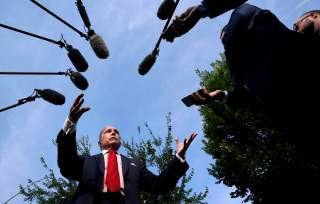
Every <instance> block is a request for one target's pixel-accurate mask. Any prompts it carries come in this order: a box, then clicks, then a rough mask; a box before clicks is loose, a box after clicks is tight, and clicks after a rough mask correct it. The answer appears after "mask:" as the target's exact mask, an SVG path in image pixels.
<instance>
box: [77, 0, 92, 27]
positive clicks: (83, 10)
mask: <svg viewBox="0 0 320 204" xmlns="http://www.w3.org/2000/svg"><path fill="white" fill-rule="evenodd" d="M76 5H77V7H78V11H79V13H80V16H81V18H82V21H83V23H84V25H85V26H86V27H87V28H88V30H91V23H90V19H89V16H88V14H87V11H86V8H85V7H84V5H83V3H82V1H81V0H77V2H76Z"/></svg>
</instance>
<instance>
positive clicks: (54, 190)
mask: <svg viewBox="0 0 320 204" xmlns="http://www.w3.org/2000/svg"><path fill="white" fill-rule="evenodd" d="M53 144H54V145H55V146H56V142H55V141H53ZM90 147H91V145H90V144H89V138H88V136H86V137H81V138H80V139H79V140H78V141H77V149H78V153H79V154H80V155H90ZM40 161H41V163H42V166H43V167H44V168H45V169H46V170H47V171H48V174H47V175H45V176H44V177H43V179H41V184H40V185H38V184H37V183H38V182H35V181H33V180H31V179H29V180H28V185H27V186H26V187H23V186H22V185H20V186H19V193H20V194H21V195H22V196H23V197H24V200H25V201H29V202H32V201H36V202H37V203H39V204H53V203H59V204H68V203H70V201H71V199H72V196H73V195H74V193H75V192H76V189H77V186H78V185H77V182H76V181H71V180H68V179H65V178H61V177H60V178H57V176H56V175H55V173H54V171H53V170H52V169H50V168H49V167H48V165H47V163H46V161H45V159H44V158H43V157H41V158H40ZM39 181H40V180H39Z"/></svg>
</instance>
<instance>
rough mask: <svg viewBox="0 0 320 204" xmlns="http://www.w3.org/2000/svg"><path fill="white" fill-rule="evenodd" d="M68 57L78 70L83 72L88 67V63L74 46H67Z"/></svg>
mask: <svg viewBox="0 0 320 204" xmlns="http://www.w3.org/2000/svg"><path fill="white" fill-rule="evenodd" d="M68 57H69V59H70V60H71V62H72V64H73V66H74V67H75V68H76V69H77V70H78V71H79V72H84V71H86V70H87V69H88V67H89V65H88V63H87V61H86V59H85V58H84V57H83V56H82V54H81V52H80V51H79V50H77V49H75V48H68Z"/></svg>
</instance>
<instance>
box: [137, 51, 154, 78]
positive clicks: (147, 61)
mask: <svg viewBox="0 0 320 204" xmlns="http://www.w3.org/2000/svg"><path fill="white" fill-rule="evenodd" d="M155 62H156V55H154V54H153V53H151V54H149V55H147V56H146V57H145V58H144V60H143V61H142V62H141V64H140V65H139V69H138V71H139V74H141V75H145V74H146V73H148V71H149V70H150V69H151V67H152V66H153V65H154V63H155Z"/></svg>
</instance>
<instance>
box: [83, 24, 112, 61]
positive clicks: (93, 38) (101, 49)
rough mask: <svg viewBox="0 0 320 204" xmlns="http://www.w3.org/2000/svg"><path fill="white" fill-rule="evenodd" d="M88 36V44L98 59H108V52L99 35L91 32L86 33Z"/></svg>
mask: <svg viewBox="0 0 320 204" xmlns="http://www.w3.org/2000/svg"><path fill="white" fill-rule="evenodd" d="M88 34H89V39H90V40H89V42H90V45H91V48H92V50H93V51H94V53H95V54H96V56H97V57H99V58H100V59H106V58H108V57H109V50H108V48H107V45H106V43H105V42H104V41H103V39H102V37H101V36H100V35H97V34H96V33H95V32H94V31H93V30H90V31H89V32H88Z"/></svg>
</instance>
